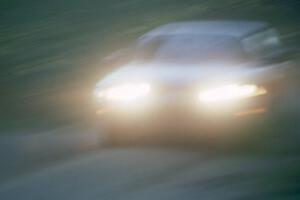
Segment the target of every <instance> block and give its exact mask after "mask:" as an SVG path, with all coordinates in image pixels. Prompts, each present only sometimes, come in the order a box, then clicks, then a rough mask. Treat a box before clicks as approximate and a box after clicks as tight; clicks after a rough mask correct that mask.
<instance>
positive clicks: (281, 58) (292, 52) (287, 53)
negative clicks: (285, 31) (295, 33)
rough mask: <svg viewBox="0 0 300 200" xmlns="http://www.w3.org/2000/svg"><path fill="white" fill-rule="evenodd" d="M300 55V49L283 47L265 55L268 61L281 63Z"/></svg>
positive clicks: (264, 58)
mask: <svg viewBox="0 0 300 200" xmlns="http://www.w3.org/2000/svg"><path fill="white" fill-rule="evenodd" d="M299 56H300V49H296V48H282V49H279V50H277V51H275V52H273V53H272V54H269V55H268V56H265V57H263V60H264V61H265V62H266V63H281V62H286V61H291V60H294V59H297V58H298V57H299Z"/></svg>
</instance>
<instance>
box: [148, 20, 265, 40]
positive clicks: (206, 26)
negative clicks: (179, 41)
mask: <svg viewBox="0 0 300 200" xmlns="http://www.w3.org/2000/svg"><path fill="white" fill-rule="evenodd" d="M267 28H269V25H268V23H266V22H260V21H189V22H177V23H171V24H166V25H163V26H160V27H158V28H155V29H154V30H152V31H150V32H148V33H146V34H145V35H143V36H142V38H144V37H155V36H159V35H177V34H211V35H219V36H222V35H223V36H230V37H235V38H244V37H247V36H248V35H251V34H253V33H255V32H258V31H261V30H264V29H267Z"/></svg>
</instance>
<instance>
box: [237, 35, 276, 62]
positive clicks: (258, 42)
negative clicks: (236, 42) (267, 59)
mask: <svg viewBox="0 0 300 200" xmlns="http://www.w3.org/2000/svg"><path fill="white" fill-rule="evenodd" d="M242 43H243V47H244V50H245V51H246V52H247V53H248V54H250V56H254V57H258V58H259V57H264V56H268V55H270V54H272V53H274V52H276V51H277V50H278V49H279V48H280V46H281V41H280V38H279V34H278V32H277V31H276V30H275V29H269V30H266V31H262V32H259V33H256V34H254V35H252V36H250V37H247V38H245V39H243V41H242Z"/></svg>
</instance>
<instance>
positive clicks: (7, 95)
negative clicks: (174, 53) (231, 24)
mask: <svg viewBox="0 0 300 200" xmlns="http://www.w3.org/2000/svg"><path fill="white" fill-rule="evenodd" d="M299 5H300V2H299V1H298V0H248V1H246V0H182V1H179V0H126V1H125V0H64V1H62V0H44V1H33V0H29V1H22V0H2V1H1V5H0V61H1V65H0V92H1V93H0V94H1V97H0V98H1V99H0V109H1V116H0V120H1V121H0V130H1V132H6V131H7V130H23V132H27V131H29V130H30V131H32V129H35V130H36V129H37V130H38V129H44V128H45V129H48V128H50V127H53V126H58V125H61V124H66V123H69V122H71V121H74V120H75V121H78V120H82V119H84V118H85V117H86V116H89V115H90V113H89V105H90V104H91V103H90V100H91V99H90V97H91V96H90V95H91V88H92V87H93V85H94V83H95V81H96V80H97V79H98V78H99V77H101V75H102V74H103V73H105V72H106V71H108V70H110V66H103V65H101V58H102V57H103V56H106V55H108V54H109V53H110V52H112V51H114V50H117V49H119V48H122V47H124V46H126V45H127V44H128V43H130V41H132V40H134V39H135V38H136V37H138V36H139V35H141V34H142V33H144V32H147V31H148V30H150V29H152V28H153V27H156V26H158V25H161V24H164V23H167V22H172V21H181V20H197V19H199V20H201V19H254V20H266V21H269V22H271V23H272V24H273V25H274V26H276V27H277V28H279V29H280V31H281V32H282V34H283V36H284V37H285V39H286V40H287V41H288V42H290V43H292V44H297V37H298V36H299V32H300V28H299V27H300V26H299V25H300V23H299V21H300V15H299V14H298V13H299V12H298V11H299V10H300V6H299ZM87 113H88V114H87Z"/></svg>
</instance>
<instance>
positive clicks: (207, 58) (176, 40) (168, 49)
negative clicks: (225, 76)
mask: <svg viewBox="0 0 300 200" xmlns="http://www.w3.org/2000/svg"><path fill="white" fill-rule="evenodd" d="M137 55H138V59H141V60H144V61H150V60H152V61H161V62H179V63H199V62H200V63H202V62H225V61H226V62H240V61H242V60H244V59H245V54H244V51H243V50H242V48H241V46H240V43H239V41H238V40H237V39H235V38H232V37H227V36H215V35H173V36H158V37H155V38H152V39H149V40H145V41H143V42H141V44H140V45H139V47H138V53H137Z"/></svg>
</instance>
